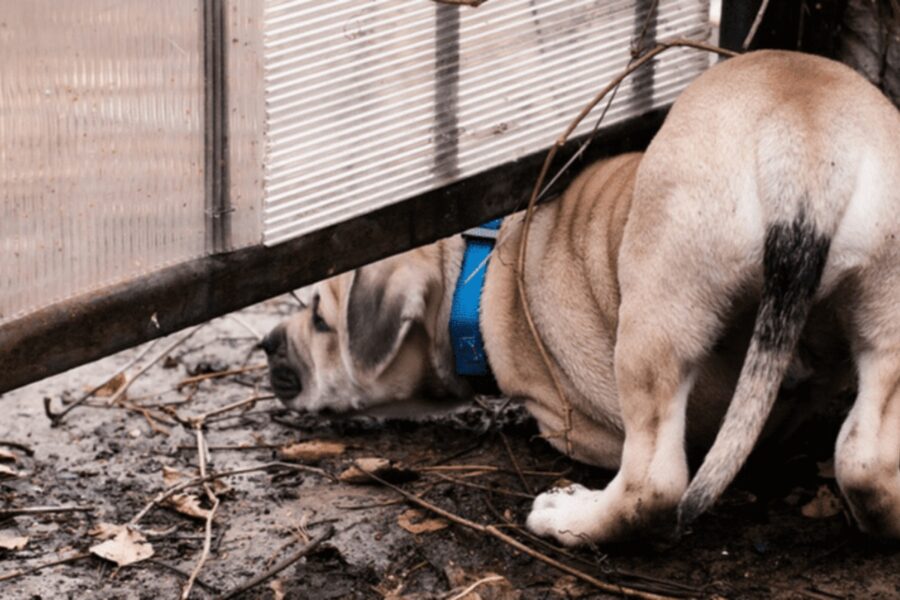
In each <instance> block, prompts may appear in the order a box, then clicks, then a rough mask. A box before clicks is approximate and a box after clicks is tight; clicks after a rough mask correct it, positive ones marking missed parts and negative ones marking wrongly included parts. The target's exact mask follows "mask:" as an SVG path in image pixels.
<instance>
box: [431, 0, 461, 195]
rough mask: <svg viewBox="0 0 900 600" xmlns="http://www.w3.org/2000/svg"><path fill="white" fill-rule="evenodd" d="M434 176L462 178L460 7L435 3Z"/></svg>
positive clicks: (449, 178)
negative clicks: (460, 150) (460, 167)
mask: <svg viewBox="0 0 900 600" xmlns="http://www.w3.org/2000/svg"><path fill="white" fill-rule="evenodd" d="M434 71H435V74H434V129H433V139H434V175H435V177H436V178H437V179H438V180H440V181H444V182H446V181H451V180H454V179H456V178H457V177H459V116H458V106H459V6H456V5H451V4H435V32H434Z"/></svg>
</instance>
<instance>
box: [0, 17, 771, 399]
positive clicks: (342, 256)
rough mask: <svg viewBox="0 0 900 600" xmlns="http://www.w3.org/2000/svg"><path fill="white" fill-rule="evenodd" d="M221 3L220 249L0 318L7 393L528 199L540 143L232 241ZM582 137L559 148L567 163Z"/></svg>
mask: <svg viewBox="0 0 900 600" xmlns="http://www.w3.org/2000/svg"><path fill="white" fill-rule="evenodd" d="M641 5H642V4H641V3H638V6H639V7H640V6H641ZM225 6H226V0H203V9H204V10H203V19H204V71H205V89H204V95H205V105H206V109H207V110H206V122H205V129H206V132H205V161H206V167H207V169H206V173H207V177H206V181H205V190H206V191H205V195H206V207H207V211H208V215H209V217H210V219H211V226H210V227H209V228H208V239H207V242H208V246H209V247H212V248H214V249H215V250H216V252H217V253H216V254H213V255H211V256H207V257H204V258H200V259H196V260H192V261H188V262H185V263H181V264H178V265H175V266H172V267H168V268H164V269H161V270H159V271H157V272H155V273H152V274H150V275H149V276H146V277H143V278H141V279H139V280H136V281H135V280H133V281H130V282H126V283H122V284H117V285H113V286H110V287H107V288H104V289H103V290H100V291H98V292H95V293H88V294H84V295H81V296H78V297H76V298H73V299H71V300H66V301H63V302H59V303H56V304H54V305H51V306H49V307H47V308H44V309H41V310H39V311H36V312H34V313H31V314H29V315H27V316H26V317H24V318H22V319H19V320H15V321H12V322H9V323H6V324H4V325H2V326H0V349H2V351H3V357H2V366H0V393H3V392H6V391H9V390H11V389H14V388H17V387H20V386H22V385H25V384H27V383H30V382H33V381H37V380H39V379H42V378H45V377H48V376H50V375H54V374H57V373H61V372H63V371H66V370H68V369H71V368H73V367H75V366H78V365H80V364H84V363H87V362H90V361H93V360H96V359H98V358H101V357H103V356H106V355H108V354H112V353H114V352H117V351H119V350H122V349H125V348H128V347H132V346H135V345H137V344H140V343H142V342H146V341H149V340H152V339H155V338H158V337H161V336H164V335H167V334H169V333H172V332H175V331H178V330H180V329H183V328H185V327H189V326H191V325H195V324H198V323H202V322H204V321H207V320H209V319H211V318H214V317H217V316H220V315H223V314H226V313H228V312H231V311H234V310H237V309H240V308H243V307H245V306H248V305H250V304H254V303H256V302H260V301H262V300H265V299H267V298H270V297H273V296H276V295H278V294H282V293H285V292H288V291H290V290H293V289H296V288H299V287H302V286H304V285H306V284H309V283H313V282H315V281H318V280H321V279H324V278H326V277H330V276H333V275H337V274H339V273H341V272H344V271H347V270H350V269H353V268H356V267H359V266H361V265H363V264H366V263H369V262H372V261H375V260H378V259H381V258H384V257H387V256H389V255H392V254H395V253H398V252H402V251H405V250H408V249H411V248H414V247H416V246H421V245H424V244H427V243H431V242H434V241H436V240H438V239H440V238H443V237H446V236H449V235H452V234H455V233H458V232H460V231H463V230H465V229H467V228H469V227H472V226H475V225H477V224H479V223H482V222H484V221H486V220H489V219H493V218H496V217H499V216H502V215H505V214H508V213H510V212H513V211H515V210H518V209H522V208H524V204H525V202H526V201H527V197H528V194H529V192H530V190H531V187H532V185H533V182H534V180H535V178H536V176H537V173H538V171H539V169H540V165H541V163H542V162H543V159H544V156H545V151H540V152H537V153H534V154H531V155H529V156H527V157H525V158H523V159H520V160H518V161H514V162H511V163H507V164H504V165H501V166H498V167H495V168H492V169H490V170H488V171H485V172H482V173H480V174H478V175H475V176H472V177H469V178H466V179H463V180H460V181H457V182H455V183H452V184H450V185H447V186H445V187H441V188H438V189H434V190H431V191H429V192H427V193H424V194H421V195H419V196H416V197H413V198H410V199H408V200H405V201H402V202H400V203H397V204H393V205H390V206H387V207H384V208H381V209H378V210H376V211H374V212H371V213H368V214H366V215H363V216H360V217H356V218H353V219H351V220H349V221H345V222H342V223H340V224H337V225H333V226H330V227H327V228H324V229H321V230H318V231H315V232H312V233H310V234H306V235H305V236H303V237H301V238H297V239H293V240H289V241H286V242H283V243H281V244H279V245H277V246H274V247H265V246H251V247H248V248H243V249H239V250H228V248H229V247H230V240H229V234H228V232H229V230H230V228H229V224H228V221H229V215H230V205H229V202H230V199H229V178H230V176H231V173H230V170H229V168H230V164H229V147H228V143H229V131H228V87H227V81H226V65H227V60H228V56H227V43H226V38H227V35H226V33H227V28H226V14H225ZM752 16H753V15H752V14H751V15H749V18H748V15H747V13H746V11H734V10H727V5H726V9H723V15H722V31H723V32H724V31H729V32H734V33H730V34H729V37H728V39H724V38H723V40H722V42H723V46H725V47H729V46H730V47H731V48H736V46H738V45H739V44H740V41H741V40H742V39H743V34H744V33H745V32H746V31H748V30H749V28H750V23H751V20H752ZM738 32H740V35H738ZM648 73H652V71H648ZM649 76H650V77H652V74H651V75H649ZM666 112H667V109H658V110H653V111H650V112H647V113H645V114H643V115H641V116H638V117H635V118H632V119H630V120H627V121H625V122H622V123H619V124H617V125H614V126H612V127H610V128H608V129H605V130H603V131H602V132H600V134H598V135H597V137H596V139H595V141H594V143H593V144H592V145H591V146H590V148H589V149H588V151H587V152H586V153H585V155H584V156H583V157H582V158H580V159H579V160H578V161H576V162H575V164H574V165H573V167H572V168H570V169H569V170H568V171H567V172H566V173H564V174H563V175H562V176H561V177H560V178H559V179H558V181H557V182H556V183H555V184H554V187H553V189H552V190H551V191H550V193H549V194H548V198H547V199H548V200H549V199H552V198H553V197H555V196H558V194H559V193H560V192H561V191H562V190H563V189H565V186H566V185H568V183H569V182H571V181H572V179H574V176H575V175H576V174H577V170H578V168H579V167H580V166H583V165H584V164H586V163H588V162H590V161H593V160H596V159H597V158H600V157H602V156H608V155H614V154H618V153H622V152H627V151H633V150H641V149H643V148H645V147H646V146H647V144H648V143H649V141H650V139H651V138H652V137H653V135H654V134H655V132H656V131H657V130H658V128H659V126H660V125H661V124H662V121H663V119H664V117H665V113H666ZM580 141H581V140H580V139H575V140H572V141H570V142H569V143H568V144H567V145H566V146H565V147H564V148H563V149H562V150H561V151H560V153H559V162H560V164H562V163H563V162H565V161H566V160H567V159H568V158H569V157H570V156H571V155H572V154H573V153H574V151H575V149H576V147H577V146H578V145H579V143H580Z"/></svg>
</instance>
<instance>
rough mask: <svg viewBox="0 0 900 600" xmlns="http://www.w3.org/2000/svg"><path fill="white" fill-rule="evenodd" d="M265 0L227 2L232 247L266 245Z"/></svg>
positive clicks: (230, 0) (233, 0) (229, 0)
mask: <svg viewBox="0 0 900 600" xmlns="http://www.w3.org/2000/svg"><path fill="white" fill-rule="evenodd" d="M263 4H264V0H228V2H227V3H226V6H227V11H228V12H227V15H226V19H227V23H228V24H227V27H228V32H227V46H228V49H227V51H226V55H227V60H228V65H227V69H228V71H227V72H228V77H227V78H228V157H229V161H230V165H229V167H230V168H229V172H230V175H229V176H230V180H231V181H230V183H231V186H230V191H231V198H230V199H231V209H232V212H231V243H232V246H233V247H234V248H244V247H246V246H253V245H258V244H260V243H261V242H262V198H263V161H264V160H265V147H266V143H265V133H264V132H265V125H266V112H265V98H264V96H263V45H262V21H263Z"/></svg>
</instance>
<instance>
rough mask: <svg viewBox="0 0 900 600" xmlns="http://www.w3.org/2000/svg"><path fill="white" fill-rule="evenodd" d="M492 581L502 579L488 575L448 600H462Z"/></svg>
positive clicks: (501, 579)
mask: <svg viewBox="0 0 900 600" xmlns="http://www.w3.org/2000/svg"><path fill="white" fill-rule="evenodd" d="M494 581H503V577H501V576H500V575H488V576H487V577H484V578H482V579H479V580H478V581H476V582H475V583H473V584H472V585H470V586H468V587H467V588H466V589H464V590H463V591H461V592H460V593H458V594H454V595H453V597H452V598H450V599H449V600H462V599H463V598H465V597H466V596H468V595H469V594H471V593H472V592H474V591H475V590H476V589H478V588H479V587H481V586H482V585H484V584H485V583H493V582H494Z"/></svg>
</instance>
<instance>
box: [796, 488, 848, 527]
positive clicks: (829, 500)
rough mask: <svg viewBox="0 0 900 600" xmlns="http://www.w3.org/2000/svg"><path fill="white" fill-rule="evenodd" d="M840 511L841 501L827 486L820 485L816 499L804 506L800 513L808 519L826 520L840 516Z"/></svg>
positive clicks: (841, 507)
mask: <svg viewBox="0 0 900 600" xmlns="http://www.w3.org/2000/svg"><path fill="white" fill-rule="evenodd" d="M842 509H843V504H842V502H841V499H840V498H838V497H837V496H835V495H834V493H832V491H831V489H830V488H829V487H828V486H827V485H820V486H819V491H818V492H816V497H815V498H813V499H812V500H810V501H809V502H807V503H806V504H804V505H803V507H802V508H801V509H800V512H801V513H802V514H803V516H804V517H808V518H810V519H827V518H828V517H833V516H835V515H837V514H840V512H841V510H842Z"/></svg>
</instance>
